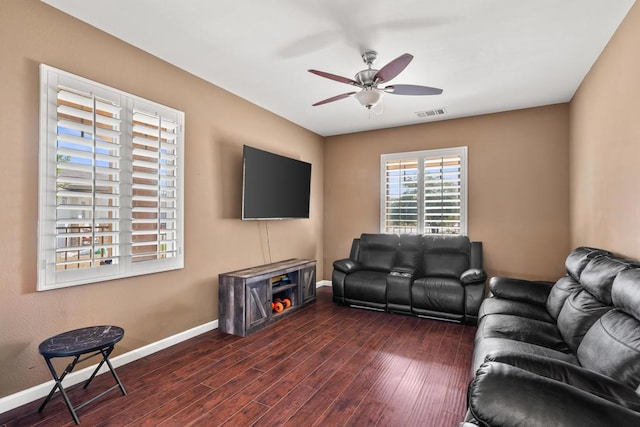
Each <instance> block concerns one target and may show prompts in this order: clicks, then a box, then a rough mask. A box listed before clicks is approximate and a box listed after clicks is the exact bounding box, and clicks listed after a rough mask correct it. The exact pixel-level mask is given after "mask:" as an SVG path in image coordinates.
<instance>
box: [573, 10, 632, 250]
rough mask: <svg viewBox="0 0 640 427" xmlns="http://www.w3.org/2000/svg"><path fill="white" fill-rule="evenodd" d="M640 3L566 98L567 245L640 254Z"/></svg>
mask: <svg viewBox="0 0 640 427" xmlns="http://www.w3.org/2000/svg"><path fill="white" fill-rule="evenodd" d="M639 43H640V4H638V3H636V4H635V5H634V6H632V8H631V10H630V11H629V13H628V15H627V17H626V18H625V20H624V21H623V22H622V24H621V25H620V27H619V28H618V31H617V32H616V33H615V35H614V36H613V38H612V39H611V41H610V42H609V44H608V45H607V47H606V48H605V50H604V52H603V53H602V55H601V56H600V58H599V59H598V61H597V62H596V63H595V64H594V66H593V67H592V69H591V71H590V72H589V74H587V76H586V78H585V79H584V81H583V82H582V85H581V86H580V88H579V89H578V91H577V93H576V95H575V96H574V98H573V100H572V101H571V110H570V111H571V115H570V117H571V145H570V147H571V148H570V153H571V154H570V159H571V244H572V245H573V246H577V245H590V246H597V247H602V248H605V249H609V250H611V251H613V252H617V253H619V254H622V255H624V256H628V257H632V258H635V259H640V190H639V188H640V166H639V165H640V117H639V116H640V77H639V76H640V54H638V44H639Z"/></svg>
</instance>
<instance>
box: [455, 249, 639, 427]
mask: <svg viewBox="0 0 640 427" xmlns="http://www.w3.org/2000/svg"><path fill="white" fill-rule="evenodd" d="M565 265H566V269H567V274H566V276H564V277H562V278H560V279H559V280H558V281H557V282H556V283H555V284H547V283H541V282H529V281H526V280H517V279H509V278H504V277H498V278H492V279H491V280H490V283H489V287H490V290H491V296H490V297H489V298H487V299H486V300H485V301H484V302H483V303H482V306H481V308H480V320H479V323H478V331H477V334H476V338H475V348H474V357H473V362H472V364H473V366H472V370H473V373H474V379H473V381H472V382H471V384H470V386H469V391H468V395H467V397H468V409H469V411H468V414H467V421H469V422H471V423H474V424H477V425H482V426H513V425H519V426H631V425H633V426H640V395H639V394H638V391H639V390H640V268H639V267H638V265H637V264H636V263H635V262H633V261H629V260H627V259H622V258H618V257H616V256H613V255H612V254H610V253H608V252H606V251H602V250H599V249H593V248H585V247H582V248H577V249H575V250H574V251H573V252H572V253H571V254H570V255H569V256H568V257H567V260H566V263H565Z"/></svg>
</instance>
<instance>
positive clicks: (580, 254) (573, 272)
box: [564, 246, 611, 280]
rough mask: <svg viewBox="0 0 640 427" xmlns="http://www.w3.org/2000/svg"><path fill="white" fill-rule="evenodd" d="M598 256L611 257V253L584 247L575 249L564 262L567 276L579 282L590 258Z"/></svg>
mask: <svg viewBox="0 0 640 427" xmlns="http://www.w3.org/2000/svg"><path fill="white" fill-rule="evenodd" d="M598 255H611V253H610V252H607V251H605V250H602V249H597V248H589V247H586V246H580V247H578V248H575V249H574V250H572V251H571V253H570V254H569V256H567V259H566V260H565V262H564V266H565V268H566V269H567V274H568V275H569V276H571V277H573V279H574V280H580V275H581V274H582V270H584V268H585V267H586V266H587V264H588V263H589V261H591V259H592V258H595V257H596V256H598Z"/></svg>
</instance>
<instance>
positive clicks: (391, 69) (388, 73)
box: [373, 53, 413, 82]
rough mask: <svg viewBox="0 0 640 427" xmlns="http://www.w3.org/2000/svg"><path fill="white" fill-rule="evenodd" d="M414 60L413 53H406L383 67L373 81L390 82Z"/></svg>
mask: <svg viewBox="0 0 640 427" xmlns="http://www.w3.org/2000/svg"><path fill="white" fill-rule="evenodd" d="M412 60H413V55H410V54H408V53H405V54H404V55H400V56H399V57H397V58H396V59H394V60H393V61H391V62H389V63H388V64H387V65H385V66H384V67H382V68H381V69H380V70H379V71H378V72H377V73H376V75H375V76H374V77H373V81H376V80H377V81H379V82H388V81H389V80H392V79H393V78H394V77H395V76H397V75H398V74H400V73H401V72H402V70H404V69H405V68H407V65H409V63H410V62H411V61H412Z"/></svg>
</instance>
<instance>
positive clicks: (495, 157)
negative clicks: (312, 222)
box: [324, 104, 569, 279]
mask: <svg viewBox="0 0 640 427" xmlns="http://www.w3.org/2000/svg"><path fill="white" fill-rule="evenodd" d="M568 113H569V107H568V105H567V104H560V105H553V106H548V107H542V108H534V109H527V110H519V111H512V112H507V113H500V114H491V115H485V116H479V117H471V118H465V119H458V120H448V121H442V122H436V123H429V124H423V125H415V126H407V127H401V128H394V129H385V130H378V131H371V132H363V133H356V134H350V135H341V136H334V137H329V138H326V139H325V157H324V161H325V174H324V179H325V184H324V187H325V193H324V208H325V221H324V227H325V228H324V242H325V244H324V265H325V273H324V276H325V277H327V278H328V277H330V274H331V264H332V262H333V261H334V260H336V259H339V258H344V257H346V256H348V255H349V248H350V245H351V241H352V239H353V238H354V237H356V236H359V235H360V233H365V232H367V233H376V232H379V227H380V225H379V224H380V155H381V154H383V153H394V152H405V151H415V150H426V149H435V148H446V147H459V146H464V145H466V146H468V167H469V175H468V181H469V191H468V203H469V212H468V221H469V227H468V234H469V237H470V238H471V239H472V240H480V241H482V242H483V244H484V256H485V267H486V269H487V272H488V273H489V274H490V275H510V276H516V277H527V278H533V279H555V278H557V277H559V276H560V275H561V274H562V273H563V261H564V258H565V257H566V254H567V252H568V250H569V184H568V182H569V125H568Z"/></svg>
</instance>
